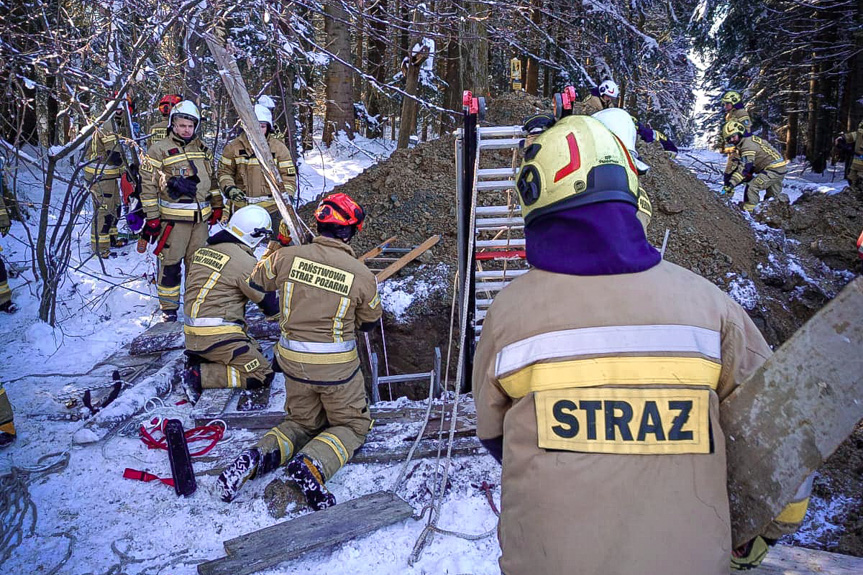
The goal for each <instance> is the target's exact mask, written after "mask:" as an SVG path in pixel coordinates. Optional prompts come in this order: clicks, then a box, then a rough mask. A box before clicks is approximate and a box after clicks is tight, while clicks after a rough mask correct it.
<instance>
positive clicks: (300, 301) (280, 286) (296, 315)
mask: <svg viewBox="0 0 863 575" xmlns="http://www.w3.org/2000/svg"><path fill="white" fill-rule="evenodd" d="M250 281H251V283H253V284H254V285H257V286H260V287H261V288H262V289H264V290H266V291H271V290H279V303H280V306H281V318H280V320H279V326H280V328H281V332H282V337H281V339H280V340H279V343H278V344H277V345H276V355H277V357H278V358H279V364H280V365H281V366H282V369H283V370H284V372H285V375H287V376H288V377H290V378H292V379H294V380H297V381H301V382H304V383H312V384H337V383H345V382H347V381H349V380H350V379H351V377H353V376H354V374H356V372H357V370H358V369H359V367H360V363H359V357H358V355H357V345H356V333H355V331H356V328H357V327H359V326H361V325H362V324H366V323H371V322H376V321H378V319H380V317H381V305H380V302H381V298H380V296H379V295H378V290H377V281H376V280H375V276H374V274H372V272H371V271H370V270H369V269H368V268H367V267H366V266H365V265H364V264H363V263H362V262H360V261H359V260H357V258H356V256H355V255H354V252H353V250H352V249H351V248H350V246H348V245H347V244H346V243H344V242H342V241H341V240H338V239H334V238H328V237H323V236H318V237H316V238H315V239H314V240H312V243H310V244H305V245H300V246H290V247H283V248H280V249H278V250H276V251H274V252H272V253H271V254H270V255H268V256H265V257H264V258H263V259H262V260H261V261H260V262H259V263H258V265H257V266H256V267H255V271H254V272H252V277H251V280H250Z"/></svg>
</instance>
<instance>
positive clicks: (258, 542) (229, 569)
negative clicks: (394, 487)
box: [198, 491, 413, 575]
mask: <svg viewBox="0 0 863 575" xmlns="http://www.w3.org/2000/svg"><path fill="white" fill-rule="evenodd" d="M412 516H413V508H412V507H411V506H410V505H408V504H407V503H406V502H405V501H403V500H402V499H401V498H400V497H398V496H397V495H395V494H393V493H390V492H387V491H381V492H378V493H372V494H370V495H365V496H363V497H360V498H358V499H354V500H351V501H346V502H345V503H340V504H338V505H335V506H333V507H330V508H329V509H324V510H322V511H318V512H315V513H310V514H308V515H303V516H302V517H298V518H296V519H292V520H290V521H284V522H282V523H277V524H276V525H273V526H271V527H267V528H265V529H261V530H260V531H255V532H253V533H249V534H248V535H244V536H242V537H237V538H236V539H230V540H228V541H225V550H226V551H227V553H228V556H227V557H225V558H223V559H216V560H215V561H208V562H207V563H202V564H200V565H198V573H200V574H201V575H223V574H224V575H249V574H250V573H256V572H258V571H262V570H264V569H267V568H270V567H274V566H276V565H278V564H279V563H282V562H283V561H288V560H290V559H293V558H295V557H298V556H300V555H302V554H303V553H307V552H309V551H314V550H319V549H326V548H329V547H332V546H334V545H338V544H340V543H344V542H345V541H349V540H350V539H353V538H355V537H359V536H362V535H366V534H367V533H371V532H373V531H376V530H378V529H380V528H382V527H386V526H387V525H392V524H393V523H397V522H399V521H404V520H405V519H408V518H409V517H412Z"/></svg>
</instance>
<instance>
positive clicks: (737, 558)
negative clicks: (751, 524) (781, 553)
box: [731, 535, 776, 571]
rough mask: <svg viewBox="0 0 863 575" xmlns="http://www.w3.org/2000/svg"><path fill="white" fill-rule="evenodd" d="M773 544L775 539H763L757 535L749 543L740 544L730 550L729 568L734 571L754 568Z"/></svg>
mask: <svg viewBox="0 0 863 575" xmlns="http://www.w3.org/2000/svg"><path fill="white" fill-rule="evenodd" d="M775 544H776V541H773V540H767V539H764V538H763V537H762V536H761V535H759V536H758V537H756V538H755V539H753V540H752V541H750V542H749V543H746V544H745V545H741V546H740V547H738V548H737V549H735V550H734V551H732V552H731V569H733V570H734V571H748V570H749V569H755V568H756V567H758V566H759V565H761V562H762V561H764V558H765V557H767V551H768V550H769V549H770V547H769V546H771V545H775Z"/></svg>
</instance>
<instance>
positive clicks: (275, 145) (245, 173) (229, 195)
mask: <svg viewBox="0 0 863 575" xmlns="http://www.w3.org/2000/svg"><path fill="white" fill-rule="evenodd" d="M255 115H256V116H257V118H258V122H259V123H260V124H259V125H260V128H261V131H262V132H263V134H264V138H266V140H267V145H268V146H269V148H270V153H272V155H273V162H274V163H275V164H276V167H277V168H278V170H279V174H280V175H281V177H282V185H283V188H282V194H283V196H282V197H285V195H287V196H288V197H290V198H292V197H293V196H294V194H295V193H296V191H297V172H296V169H294V162H293V160H292V159H291V153H290V152H289V151H288V148H287V146H285V144H284V143H283V142H282V141H281V140H279V139H277V138H276V136H275V134H274V133H273V115H272V113H271V112H270V110H268V109H267V108H266V107H265V106H262V105H261V104H256V105H255ZM219 187H220V188H221V189H222V195H224V196H225V198H226V199H227V200H229V201H230V207H231V210H232V211H233V210H238V209H240V208H242V207H243V206H246V205H257V206H261V207H262V208H264V209H265V210H267V211H268V212H269V213H270V217H271V218H272V219H273V228H274V229H278V227H279V223H281V221H282V215H281V214H280V213H279V208H278V206H277V205H276V201H275V200H274V199H273V194H272V193H271V192H270V187H269V186H268V185H267V182H266V180H265V179H264V173H263V170H262V169H261V164H260V162H259V161H258V159H257V158H256V157H255V152H254V151H253V150H252V146H251V144H250V143H249V137H248V136H247V135H246V134H241V135H240V136H239V137H238V138H236V139H234V140H231V141H230V142H228V145H227V146H225V149H224V150H223V151H222V159H221V160H220V161H219ZM287 201H289V200H287Z"/></svg>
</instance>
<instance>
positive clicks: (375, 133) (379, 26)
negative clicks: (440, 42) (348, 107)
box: [366, 0, 387, 138]
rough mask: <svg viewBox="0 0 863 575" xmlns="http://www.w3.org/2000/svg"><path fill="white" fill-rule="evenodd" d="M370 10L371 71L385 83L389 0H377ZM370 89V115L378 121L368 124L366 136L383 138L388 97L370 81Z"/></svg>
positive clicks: (369, 50)
mask: <svg viewBox="0 0 863 575" xmlns="http://www.w3.org/2000/svg"><path fill="white" fill-rule="evenodd" d="M369 10H370V11H369V16H370V17H371V21H370V23H369V28H370V33H369V49H368V62H369V71H370V73H371V75H372V76H373V77H374V79H375V81H376V82H377V83H378V84H380V85H383V84H386V81H387V65H386V53H387V42H386V34H387V24H386V21H385V19H386V12H387V0H378V1H377V2H374V3H373V4H372V6H371V7H370V8H369ZM368 90H369V91H368V94H369V95H368V98H367V100H366V101H367V109H368V112H369V116H371V117H373V118H377V123H369V124H366V137H367V138H382V137H383V135H384V122H383V112H384V104H385V103H386V98H385V97H384V96H383V95H382V94H381V92H380V90H379V89H378V88H377V87H376V86H372V85H371V83H369V87H368Z"/></svg>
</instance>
